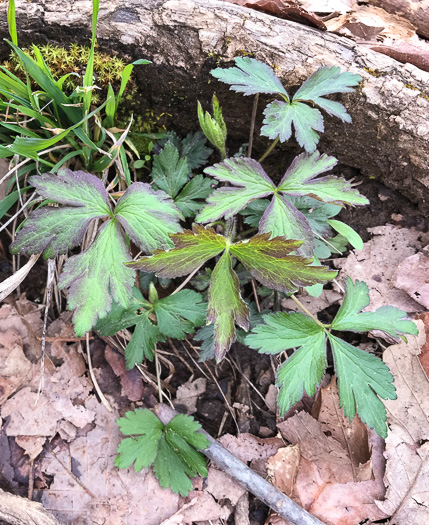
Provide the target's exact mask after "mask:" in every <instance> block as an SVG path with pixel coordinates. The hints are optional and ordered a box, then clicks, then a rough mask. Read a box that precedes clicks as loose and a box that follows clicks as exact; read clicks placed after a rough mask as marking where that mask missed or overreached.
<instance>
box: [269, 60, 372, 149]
mask: <svg viewBox="0 0 429 525" xmlns="http://www.w3.org/2000/svg"><path fill="white" fill-rule="evenodd" d="M361 80H362V78H361V77H360V76H359V75H355V74H353V73H341V72H340V68H339V67H322V68H320V69H319V70H317V71H316V72H315V73H313V75H311V77H310V78H308V79H307V80H306V81H305V82H304V84H302V86H301V87H300V88H299V89H298V91H297V92H296V93H295V96H294V97H293V99H292V101H291V102H283V101H274V102H272V103H271V104H269V105H268V106H267V107H266V109H265V111H264V115H265V119H264V126H263V127H262V129H261V134H262V135H265V136H267V137H269V138H271V139H275V138H277V137H278V138H279V139H280V141H281V142H284V141H286V140H288V139H289V138H290V137H291V136H292V123H293V126H294V128H295V132H296V139H297V141H298V144H299V145H300V146H302V147H304V148H305V149H306V151H308V152H309V153H313V152H314V151H315V149H316V146H317V143H318V142H319V135H318V133H317V132H322V131H323V130H324V126H323V117H322V114H321V113H320V111H319V110H318V109H316V108H314V107H310V106H308V105H307V104H303V103H302V101H304V102H311V103H312V104H315V105H317V106H319V107H320V108H322V109H324V110H325V111H326V112H327V113H328V114H329V115H332V116H336V117H338V118H340V119H341V120H342V121H343V122H351V117H350V115H349V114H348V113H347V111H346V109H345V107H344V106H343V105H342V104H340V103H339V102H335V101H332V100H327V99H325V98H322V97H323V96H324V95H329V94H332V93H347V92H351V91H353V87H354V86H357V85H358V83H359V82H360V81H361Z"/></svg>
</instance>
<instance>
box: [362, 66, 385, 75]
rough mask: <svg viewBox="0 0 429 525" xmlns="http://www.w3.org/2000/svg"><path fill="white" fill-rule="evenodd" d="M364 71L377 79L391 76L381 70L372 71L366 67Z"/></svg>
mask: <svg viewBox="0 0 429 525" xmlns="http://www.w3.org/2000/svg"><path fill="white" fill-rule="evenodd" d="M363 70H364V71H366V72H367V73H369V74H370V75H371V76H373V77H376V78H378V77H385V76H386V75H388V74H389V73H388V71H380V70H379V69H372V68H370V67H364V68H363Z"/></svg>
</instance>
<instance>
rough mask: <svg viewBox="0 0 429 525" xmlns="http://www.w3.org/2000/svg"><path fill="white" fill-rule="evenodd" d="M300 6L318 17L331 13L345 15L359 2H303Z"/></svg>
mask: <svg viewBox="0 0 429 525" xmlns="http://www.w3.org/2000/svg"><path fill="white" fill-rule="evenodd" d="M300 5H302V7H303V8H304V9H306V10H307V11H311V12H312V13H317V14H318V15H322V14H323V15H328V14H331V13H339V14H342V15H343V14H345V13H348V12H349V11H352V10H353V9H355V8H356V6H357V0H302V1H300Z"/></svg>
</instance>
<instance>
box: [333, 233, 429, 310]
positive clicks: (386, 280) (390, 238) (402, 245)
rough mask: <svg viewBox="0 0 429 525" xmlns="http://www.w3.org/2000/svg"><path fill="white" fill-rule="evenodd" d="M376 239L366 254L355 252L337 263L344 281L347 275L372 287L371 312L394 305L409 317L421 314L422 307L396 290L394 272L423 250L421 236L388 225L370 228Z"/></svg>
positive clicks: (364, 249) (370, 244) (371, 242)
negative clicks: (403, 262) (408, 314)
mask: <svg viewBox="0 0 429 525" xmlns="http://www.w3.org/2000/svg"><path fill="white" fill-rule="evenodd" d="M368 231H370V232H371V233H372V234H373V235H374V236H373V238H372V239H371V240H370V241H368V242H366V243H365V244H364V247H363V250H361V251H358V250H354V251H353V252H351V253H350V255H349V256H348V257H347V258H346V259H336V260H335V261H334V263H335V265H336V266H337V268H341V272H340V278H343V279H344V278H345V277H346V276H347V275H348V276H349V277H350V278H351V279H353V280H355V279H359V280H360V281H365V282H366V284H367V285H368V287H369V297H370V300H371V304H370V306H369V308H368V309H369V310H376V309H377V308H379V307H380V306H385V305H392V306H396V307H397V308H399V309H400V310H405V311H406V312H408V313H411V312H421V311H422V310H423V308H422V306H421V305H420V304H418V303H417V302H416V301H414V300H413V299H411V298H410V297H409V295H408V294H406V293H405V292H403V291H402V290H398V289H396V288H393V287H392V283H391V281H392V276H393V272H394V270H395V268H396V266H398V264H400V263H401V262H402V261H403V260H404V259H405V258H406V257H409V256H410V255H414V254H415V253H416V251H418V250H420V249H421V248H422V242H421V241H420V237H421V235H422V234H421V232H418V231H415V230H409V229H407V228H398V227H396V226H392V225H391V224H387V225H386V226H377V227H376V228H369V230H368Z"/></svg>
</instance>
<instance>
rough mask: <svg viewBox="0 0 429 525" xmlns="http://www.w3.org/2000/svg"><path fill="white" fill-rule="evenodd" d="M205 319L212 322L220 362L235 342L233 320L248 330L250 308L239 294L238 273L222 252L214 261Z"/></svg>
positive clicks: (216, 353) (227, 254) (228, 256)
mask: <svg viewBox="0 0 429 525" xmlns="http://www.w3.org/2000/svg"><path fill="white" fill-rule="evenodd" d="M207 322H208V323H213V322H214V337H215V348H214V350H215V356H216V359H217V361H218V362H219V361H221V360H222V359H223V358H224V357H225V354H226V353H227V352H228V350H229V348H230V346H231V344H232V343H233V342H234V341H235V325H234V324H235V323H237V324H238V326H240V327H241V328H243V330H246V331H247V330H248V329H249V308H248V307H247V304H246V303H245V302H244V301H243V299H242V298H241V295H240V290H239V283H238V277H237V274H236V273H235V272H234V271H233V269H232V266H231V257H230V255H229V253H228V252H225V253H224V254H223V255H222V257H221V258H220V259H219V261H218V263H217V264H216V266H215V268H214V270H213V273H212V277H211V280H210V290H209V305H208V309H207Z"/></svg>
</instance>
